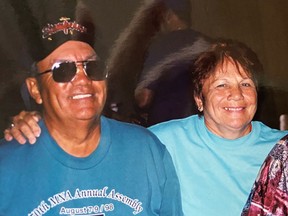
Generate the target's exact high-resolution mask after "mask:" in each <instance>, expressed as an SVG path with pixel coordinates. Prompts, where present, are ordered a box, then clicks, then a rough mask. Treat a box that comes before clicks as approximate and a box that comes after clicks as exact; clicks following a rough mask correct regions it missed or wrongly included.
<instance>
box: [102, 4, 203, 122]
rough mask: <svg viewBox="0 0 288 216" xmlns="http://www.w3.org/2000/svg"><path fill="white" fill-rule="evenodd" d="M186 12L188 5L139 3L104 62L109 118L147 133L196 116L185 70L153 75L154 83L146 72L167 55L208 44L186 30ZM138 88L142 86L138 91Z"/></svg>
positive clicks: (187, 22)
mask: <svg viewBox="0 0 288 216" xmlns="http://www.w3.org/2000/svg"><path fill="white" fill-rule="evenodd" d="M190 12H191V4H190V1H189V0H153V1H149V2H147V1H146V3H145V2H144V1H143V5H141V6H140V8H139V9H138V10H137V11H136V13H135V15H134V16H133V18H132V20H131V22H130V23H129V25H128V26H127V28H125V29H124V31H123V32H122V33H121V34H120V36H119V37H118V39H117V40H116V42H115V45H114V46H113V49H112V51H111V55H110V57H109V58H108V63H107V65H108V71H109V74H110V75H111V76H110V78H109V87H110V92H109V95H108V102H107V105H108V107H107V109H105V111H107V112H106V113H105V114H107V116H111V117H112V118H118V119H120V120H122V121H128V122H131V121H132V122H134V123H137V124H140V125H142V126H146V127H147V126H149V125H151V124H153V123H155V122H159V121H165V120H169V119H171V118H181V117H184V116H187V115H188V114H191V113H193V112H194V111H193V107H194V106H193V100H191V92H189V91H190V82H189V80H190V79H189V71H188V70H187V68H186V67H185V66H183V67H178V68H177V69H176V68H173V70H174V71H175V70H177V72H178V73H169V72H167V71H165V73H164V72H163V71H156V72H157V79H155V80H153V81H151V79H150V78H151V73H150V71H151V70H152V69H153V68H154V67H155V66H156V65H158V64H160V63H161V62H162V61H163V60H164V59H165V58H166V57H168V56H169V55H170V54H172V53H175V52H176V51H179V50H180V49H181V48H184V47H186V46H188V45H192V44H193V43H194V42H195V41H197V40H200V39H204V38H207V39H208V37H206V36H204V35H203V34H201V33H200V32H197V31H195V30H193V29H191V28H190V23H191V16H190V15H191V14H190ZM201 51H203V50H201ZM198 52H200V50H198ZM154 72H155V71H154ZM168 74H173V75H174V76H173V77H171V76H168ZM162 75H163V76H162ZM166 75H167V76H166ZM154 77H155V76H154ZM171 80H173V81H172V82H173V84H171ZM140 82H141V83H142V84H143V82H145V83H146V85H145V86H142V85H141V86H138V85H139V83H140ZM119 89H121V90H119ZM136 89H137V91H136ZM179 95H180V96H181V97H179ZM167 104H169V107H168V108H167V107H166V105H167ZM115 105H116V107H115ZM111 107H112V108H111ZM163 107H165V109H163ZM112 109H113V110H116V112H114V111H111V110H112ZM171 110H172V112H171ZM152 122H153V123H152Z"/></svg>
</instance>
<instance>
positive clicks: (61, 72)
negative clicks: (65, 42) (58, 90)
mask: <svg viewBox="0 0 288 216" xmlns="http://www.w3.org/2000/svg"><path fill="white" fill-rule="evenodd" d="M52 71H53V79H54V81H55V82H70V81H71V80H72V79H73V77H74V76H75V74H76V72H77V68H76V65H75V63H74V62H62V63H60V64H57V65H55V67H53V68H52Z"/></svg>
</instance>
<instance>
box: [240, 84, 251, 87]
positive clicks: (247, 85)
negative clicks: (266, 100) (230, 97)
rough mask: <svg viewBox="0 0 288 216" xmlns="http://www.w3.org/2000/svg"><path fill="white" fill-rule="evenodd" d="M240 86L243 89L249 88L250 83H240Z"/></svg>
mask: <svg viewBox="0 0 288 216" xmlns="http://www.w3.org/2000/svg"><path fill="white" fill-rule="evenodd" d="M241 85H242V86H244V87H250V86H251V84H250V83H242V84H241Z"/></svg>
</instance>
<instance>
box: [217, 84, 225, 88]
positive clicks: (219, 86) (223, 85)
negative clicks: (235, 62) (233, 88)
mask: <svg viewBox="0 0 288 216" xmlns="http://www.w3.org/2000/svg"><path fill="white" fill-rule="evenodd" d="M226 86H227V85H226V84H219V85H217V86H216V87H217V88H224V87H226Z"/></svg>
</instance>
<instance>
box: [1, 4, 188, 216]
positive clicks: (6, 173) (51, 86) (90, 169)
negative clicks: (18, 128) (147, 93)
mask: <svg viewBox="0 0 288 216" xmlns="http://www.w3.org/2000/svg"><path fill="white" fill-rule="evenodd" d="M57 2H58V3H59V7H58V8H54V10H53V13H51V11H50V10H49V5H50V4H52V5H54V6H55V2H52V3H51V1H46V2H41V7H39V8H38V10H37V12H41V13H40V14H42V15H43V16H41V17H37V16H36V15H35V14H34V13H33V11H31V13H32V14H33V16H34V15H35V19H34V20H31V21H33V22H31V23H33V25H32V26H33V30H35V35H34V40H32V41H27V43H29V42H33V43H32V44H30V45H31V46H32V47H31V50H29V51H30V53H31V55H32V57H33V59H34V60H35V63H34V64H33V66H32V69H31V74H30V75H29V77H27V79H26V85H27V88H28V90H29V93H30V94H31V96H32V98H33V99H34V100H35V101H36V103H38V104H41V105H42V112H41V115H42V120H40V121H39V125H40V128H41V135H40V137H39V138H38V139H37V142H36V144H35V145H33V146H29V145H25V146H21V145H19V143H18V142H17V141H16V140H14V141H12V142H11V143H10V142H7V141H5V140H1V141H0V215H44V214H45V215H46V214H47V215H68V214H69V215H80V214H81V215H111V216H112V215H117V216H119V215H143V216H144V215H146V216H148V215H149V216H150V215H163V216H167V215H170V216H174V215H179V216H181V215H183V213H182V208H181V196H180V189H179V182H178V178H177V175H176V173H175V169H174V166H173V163H172V159H171V156H170V155H169V153H168V151H167V150H166V148H165V146H164V145H163V144H161V143H160V141H159V140H158V139H157V138H156V136H155V135H153V134H152V133H151V132H150V131H148V130H147V129H145V128H142V127H139V126H136V125H132V124H127V123H121V122H118V121H115V120H111V119H108V118H106V117H104V116H102V111H103V108H104V104H105V101H106V95H107V93H106V92H107V84H106V82H107V80H106V78H107V71H106V70H105V69H104V68H103V67H101V60H100V58H99V56H98V54H97V53H96V52H95V50H94V49H93V43H94V41H93V38H94V37H93V32H94V31H93V26H92V22H91V20H83V19H79V20H78V19H77V18H79V16H76V15H78V14H76V15H75V10H76V9H77V4H76V2H74V1H71V0H69V1H65V0H62V1H59V0H57ZM73 3H75V4H76V6H75V7H76V9H75V8H74V7H73ZM43 4H44V5H43ZM50 6H51V5H50ZM62 7H63V8H62ZM27 9H28V8H25V10H27ZM45 12H46V13H45ZM44 14H45V16H44ZM33 16H31V17H33ZM80 17H81V16H80ZM31 23H29V25H28V24H27V25H26V23H24V24H23V22H22V23H21V25H22V24H23V34H32V30H31V29H30V28H29V26H31V25H30V24H31ZM88 23H89V25H88ZM26 27H27V28H26ZM29 30H30V31H29ZM38 30H39V31H38ZM29 37H31V35H29ZM36 42H38V44H37V43H36ZM34 43H35V44H34ZM35 45H39V46H36V47H35Z"/></svg>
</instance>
